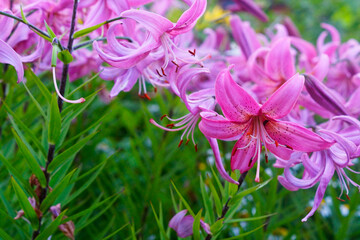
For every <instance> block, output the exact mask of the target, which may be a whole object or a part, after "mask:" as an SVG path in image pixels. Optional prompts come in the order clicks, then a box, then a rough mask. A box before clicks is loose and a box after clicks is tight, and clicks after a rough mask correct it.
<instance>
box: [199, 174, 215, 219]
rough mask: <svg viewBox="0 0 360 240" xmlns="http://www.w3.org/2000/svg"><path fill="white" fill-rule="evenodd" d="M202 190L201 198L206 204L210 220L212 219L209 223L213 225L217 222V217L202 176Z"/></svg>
mask: <svg viewBox="0 0 360 240" xmlns="http://www.w3.org/2000/svg"><path fill="white" fill-rule="evenodd" d="M200 189H201V196H202V199H203V202H204V206H205V211H206V214H209V218H210V221H209V222H210V223H212V222H214V220H215V216H214V212H213V210H212V204H211V200H210V197H209V196H208V195H207V193H206V189H205V184H204V181H203V179H202V177H201V176H200Z"/></svg>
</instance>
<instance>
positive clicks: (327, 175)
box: [301, 161, 335, 222]
mask: <svg viewBox="0 0 360 240" xmlns="http://www.w3.org/2000/svg"><path fill="white" fill-rule="evenodd" d="M334 172H335V167H334V165H333V163H332V162H331V161H327V162H326V166H325V170H324V172H323V175H322V177H321V180H320V184H319V186H318V188H317V190H316V193H315V198H314V205H313V207H312V209H311V211H310V212H309V213H308V214H307V215H306V216H305V217H304V218H303V219H302V220H301V221H302V222H306V221H307V220H308V218H309V217H311V216H312V215H313V214H314V213H315V211H316V210H317V209H318V207H319V206H320V203H321V201H322V199H323V198H324V194H325V191H326V188H327V186H328V185H329V182H330V180H331V178H332V176H333V175H334Z"/></svg>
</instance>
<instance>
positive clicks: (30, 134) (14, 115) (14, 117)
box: [3, 102, 46, 156]
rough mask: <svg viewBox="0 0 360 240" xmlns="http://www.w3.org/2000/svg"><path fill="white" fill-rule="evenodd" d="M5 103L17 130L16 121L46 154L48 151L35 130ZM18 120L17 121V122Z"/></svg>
mask: <svg viewBox="0 0 360 240" xmlns="http://www.w3.org/2000/svg"><path fill="white" fill-rule="evenodd" d="M3 104H4V108H5V109H6V111H7V112H8V115H9V119H10V122H11V124H12V125H13V126H14V128H15V130H16V129H17V126H16V123H17V124H18V125H19V126H20V127H21V129H22V130H23V131H24V132H25V133H26V134H28V135H29V137H30V139H31V141H32V142H33V143H34V144H35V145H36V147H37V148H39V149H40V151H41V153H42V154H43V155H44V156H46V151H45V149H44V148H43V146H42V145H41V143H40V141H39V139H38V137H36V136H35V134H34V133H33V131H31V130H30V129H29V128H28V127H27V126H26V125H25V124H24V123H23V122H22V121H21V119H20V117H18V115H17V114H15V113H14V112H13V111H11V109H10V108H9V106H8V105H7V104H6V103H5V102H3ZM14 120H15V121H14ZM15 122H16V123H15Z"/></svg>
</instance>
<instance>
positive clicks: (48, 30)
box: [44, 20, 56, 38]
mask: <svg viewBox="0 0 360 240" xmlns="http://www.w3.org/2000/svg"><path fill="white" fill-rule="evenodd" d="M44 23H45V28H46V31H47V32H48V34H49V35H50V37H51V38H56V35H55V33H54V31H53V30H52V29H51V28H50V27H49V25H48V24H47V23H46V21H45V20H44Z"/></svg>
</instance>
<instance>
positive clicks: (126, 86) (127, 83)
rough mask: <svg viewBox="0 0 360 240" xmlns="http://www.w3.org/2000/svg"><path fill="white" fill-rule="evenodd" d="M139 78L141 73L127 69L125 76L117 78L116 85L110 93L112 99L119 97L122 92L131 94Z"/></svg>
mask: <svg viewBox="0 0 360 240" xmlns="http://www.w3.org/2000/svg"><path fill="white" fill-rule="evenodd" d="M138 77H139V72H138V71H137V70H136V69H134V68H130V69H127V71H126V72H125V74H123V75H121V76H118V77H117V78H116V80H115V84H114V86H113V88H112V89H111V91H110V97H115V96H117V95H118V94H119V93H120V92H121V91H124V92H129V91H130V90H131V89H132V88H133V87H134V85H135V83H136V80H137V78H138Z"/></svg>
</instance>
